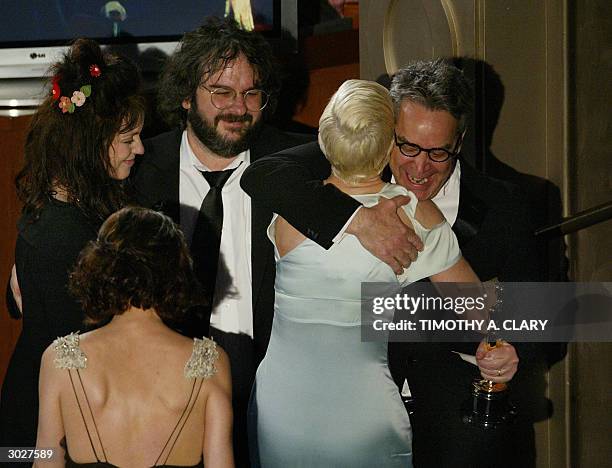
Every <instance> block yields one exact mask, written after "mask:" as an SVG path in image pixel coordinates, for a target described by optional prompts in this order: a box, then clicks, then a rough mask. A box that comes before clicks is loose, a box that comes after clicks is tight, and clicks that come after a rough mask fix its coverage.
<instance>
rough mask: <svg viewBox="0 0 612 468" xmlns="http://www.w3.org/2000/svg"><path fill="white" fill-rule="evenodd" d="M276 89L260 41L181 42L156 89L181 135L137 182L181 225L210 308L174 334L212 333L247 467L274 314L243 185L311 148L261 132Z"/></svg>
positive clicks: (239, 37) (260, 223)
mask: <svg viewBox="0 0 612 468" xmlns="http://www.w3.org/2000/svg"><path fill="white" fill-rule="evenodd" d="M279 87H280V80H279V76H278V74H277V69H276V66H275V64H274V59H273V55H272V50H271V48H270V45H269V44H268V43H267V42H266V40H265V39H264V38H263V37H262V36H261V35H260V34H258V33H256V32H252V31H245V30H243V29H241V28H240V27H239V26H238V25H237V24H236V23H235V22H233V21H231V20H218V19H212V20H209V21H208V22H206V23H205V24H204V25H202V26H201V27H199V28H198V29H196V30H195V31H191V32H188V33H187V34H185V36H184V37H183V38H182V40H181V42H180V45H179V48H178V49H177V51H176V52H175V53H174V54H173V55H172V56H171V57H170V58H169V60H168V62H167V64H166V67H165V70H164V73H163V75H162V78H161V81H160V84H159V110H160V113H161V114H162V115H163V116H164V117H165V119H166V120H167V121H168V123H169V124H170V125H172V126H176V127H177V128H176V129H175V130H173V131H170V132H167V133H164V134H162V135H159V136H157V137H154V138H152V139H149V140H145V142H144V146H145V154H146V156H144V157H143V158H142V161H141V162H140V163H139V165H138V167H137V170H136V175H135V178H134V182H135V186H136V189H137V191H138V197H139V201H140V202H141V203H142V204H143V205H145V206H148V207H154V208H157V209H161V210H162V211H164V212H165V213H166V214H168V215H169V216H171V217H172V219H174V221H175V222H177V223H179V224H180V226H181V228H182V229H183V232H184V234H185V237H186V239H187V241H188V242H189V243H190V247H191V253H192V256H193V258H194V268H195V270H196V274H198V276H199V278H200V280H201V282H202V283H203V286H204V288H205V289H206V292H207V298H208V300H209V301H210V302H211V304H212V307H210V308H199V309H197V313H196V311H192V313H191V314H190V316H189V317H190V320H189V321H188V323H186V324H181V325H180V326H179V327H177V328H179V330H180V331H181V332H182V333H184V334H187V335H190V336H198V337H201V336H202V335H207V334H208V326H209V316H210V335H211V336H212V337H213V338H214V339H215V341H216V342H217V343H219V344H220V346H221V347H222V348H223V349H224V350H225V351H226V352H227V353H228V355H229V358H230V363H231V369H232V404H233V410H234V454H235V458H236V466H240V467H245V466H248V463H249V462H248V445H247V435H246V412H247V404H248V399H249V395H250V391H251V386H252V383H253V380H254V376H255V370H256V369H257V365H258V363H259V362H260V361H261V359H262V358H263V356H264V355H265V351H266V348H267V344H268V340H269V337H270V328H271V324H272V314H273V306H274V273H275V268H274V255H273V251H272V244H271V243H270V242H269V241H268V239H267V237H266V228H267V227H268V224H269V223H270V220H271V218H272V212H271V211H270V210H268V209H267V208H265V207H264V206H263V205H262V204H261V203H259V202H257V201H252V200H251V199H250V197H249V196H248V195H247V194H246V193H245V192H244V191H243V190H242V189H241V188H240V185H239V181H240V177H241V176H242V174H243V172H244V171H245V169H246V168H247V167H248V166H249V164H251V163H252V162H254V161H256V160H257V159H259V158H261V157H262V156H264V155H266V154H270V153H273V152H276V151H279V150H282V149H284V148H288V147H291V146H295V145H297V144H301V143H304V142H305V141H307V139H305V138H299V137H297V136H295V135H291V136H290V135H287V134H285V133H282V132H279V131H278V130H276V129H274V128H272V127H270V126H268V125H267V124H265V123H264V120H265V117H266V115H267V114H272V113H273V112H274V108H275V107H276V100H277V95H278V91H279Z"/></svg>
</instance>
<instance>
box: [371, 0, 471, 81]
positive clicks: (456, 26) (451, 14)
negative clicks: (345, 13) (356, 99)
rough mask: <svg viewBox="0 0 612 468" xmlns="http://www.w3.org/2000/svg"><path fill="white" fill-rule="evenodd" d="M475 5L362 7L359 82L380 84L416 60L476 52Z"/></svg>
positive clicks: (466, 1)
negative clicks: (385, 76)
mask: <svg viewBox="0 0 612 468" xmlns="http://www.w3.org/2000/svg"><path fill="white" fill-rule="evenodd" d="M475 3H476V2H474V1H471V0H408V1H407V0H375V1H372V0H371V1H362V2H361V3H360V4H359V8H360V18H361V19H360V22H361V28H360V30H359V39H360V40H359V47H360V63H361V77H362V78H364V79H371V80H373V79H376V78H377V77H379V76H380V75H382V74H384V73H389V74H393V73H394V72H395V71H397V69H398V68H401V67H402V66H403V65H405V64H406V63H408V62H409V61H411V60H416V59H430V58H434V57H439V56H450V55H470V56H473V55H474V54H475V52H476V44H475V35H476V33H475V29H474V16H475V13H474V11H475Z"/></svg>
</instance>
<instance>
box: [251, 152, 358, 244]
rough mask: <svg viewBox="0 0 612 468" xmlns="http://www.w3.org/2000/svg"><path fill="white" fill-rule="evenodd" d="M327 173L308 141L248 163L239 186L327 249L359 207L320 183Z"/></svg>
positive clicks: (327, 166)
mask: <svg viewBox="0 0 612 468" xmlns="http://www.w3.org/2000/svg"><path fill="white" fill-rule="evenodd" d="M329 174H330V166H329V163H328V162H327V159H326V158H325V156H324V155H323V153H322V152H321V150H320V149H319V146H318V144H317V143H316V142H312V143H308V144H305V145H302V146H298V147H295V148H291V149H290V150H284V151H281V152H278V153H275V154H273V155H270V156H266V157H264V158H261V159H259V160H257V161H255V162H253V163H251V165H250V166H249V167H248V168H247V170H246V171H245V173H244V175H243V176H242V179H241V181H240V185H241V186H242V188H243V190H244V191H245V192H246V193H248V194H249V196H251V197H252V198H253V199H255V200H257V201H259V202H260V203H263V204H264V206H266V207H267V208H268V209H269V210H271V211H273V212H275V213H278V214H280V215H281V216H282V217H283V218H285V219H286V220H287V221H288V222H289V223H290V224H291V225H292V226H294V227H295V228H296V229H297V230H298V231H300V232H301V233H302V234H304V235H305V236H306V237H308V238H310V239H312V240H313V241H315V242H316V243H318V244H319V245H321V246H322V247H324V248H326V249H327V248H329V247H331V245H332V240H333V238H334V237H335V236H336V235H337V234H338V232H339V231H340V230H341V229H342V227H343V226H344V225H345V224H346V222H347V221H348V219H349V218H350V217H351V215H352V214H353V213H354V212H355V210H356V209H357V208H358V207H359V206H360V204H359V202H357V201H356V200H355V199H353V198H352V197H350V196H348V195H346V194H344V193H342V192H341V191H340V190H338V189H337V188H336V187H334V186H333V185H330V184H327V185H324V184H323V182H322V180H323V179H325V178H327V177H328V176H329Z"/></svg>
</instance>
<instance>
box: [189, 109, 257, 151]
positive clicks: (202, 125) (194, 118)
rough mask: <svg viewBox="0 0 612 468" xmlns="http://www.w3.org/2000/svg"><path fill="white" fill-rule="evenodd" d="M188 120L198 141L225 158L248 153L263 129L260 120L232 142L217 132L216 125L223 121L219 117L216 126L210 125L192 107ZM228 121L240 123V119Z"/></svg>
mask: <svg viewBox="0 0 612 468" xmlns="http://www.w3.org/2000/svg"><path fill="white" fill-rule="evenodd" d="M187 120H188V121H189V124H190V126H191V129H192V130H193V133H194V134H195V136H196V137H197V138H198V140H200V142H201V143H202V144H203V145H204V146H206V147H207V148H208V149H209V150H210V151H212V152H213V153H215V154H217V155H219V156H221V157H223V158H233V157H235V156H237V155H239V154H240V153H242V152H243V151H246V150H247V149H248V148H249V147H250V146H251V143H252V141H253V139H254V138H255V137H256V136H257V134H258V133H259V130H260V129H261V120H258V121H256V122H255V123H253V124H251V125H250V126H249V127H248V128H247V130H246V131H245V132H244V133H243V134H242V136H241V137H240V138H238V139H237V140H230V139H228V138H225V137H223V136H222V135H220V134H219V132H218V131H217V128H216V124H217V123H218V122H219V120H221V119H219V116H218V117H217V119H216V120H215V125H214V126H213V125H209V124H208V122H206V121H204V119H202V118H201V117H200V115H199V114H198V110H197V108H195V107H192V108H191V109H190V110H189V112H188V114H187ZM228 120H238V121H239V120H240V118H235V117H234V118H233V119H232V118H229V119H228ZM251 121H252V120H251Z"/></svg>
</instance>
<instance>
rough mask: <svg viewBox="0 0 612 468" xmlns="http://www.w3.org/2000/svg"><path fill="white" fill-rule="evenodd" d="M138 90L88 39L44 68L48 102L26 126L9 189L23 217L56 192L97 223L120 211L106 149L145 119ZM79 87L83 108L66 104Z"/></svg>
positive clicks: (133, 78) (129, 70)
mask: <svg viewBox="0 0 612 468" xmlns="http://www.w3.org/2000/svg"><path fill="white" fill-rule="evenodd" d="M140 83H141V82H140V75H139V72H138V69H137V68H136V66H135V65H134V64H133V63H132V62H131V61H130V60H128V59H126V58H123V57H118V56H115V55H111V54H106V53H103V52H102V50H101V49H100V46H99V45H98V44H97V43H96V42H95V41H92V40H89V39H77V40H76V41H75V42H74V43H73V44H72V46H71V47H70V49H69V50H68V52H67V53H66V55H65V56H64V57H63V59H62V60H61V61H60V62H58V63H56V64H54V65H53V66H52V67H51V69H50V70H49V83H48V86H49V95H48V97H47V98H46V99H45V100H44V101H43V103H42V104H41V105H40V106H39V108H38V109H37V111H36V114H35V115H34V117H33V118H32V122H31V124H30V129H29V132H28V135H27V139H26V145H25V162H24V167H23V169H22V170H21V172H20V173H19V174H18V175H17V178H16V181H15V182H16V185H17V193H18V195H19V197H20V198H21V200H22V201H23V203H24V208H23V210H24V213H31V214H33V215H34V218H35V219H36V218H37V216H38V213H39V212H40V210H41V209H42V207H43V205H44V203H45V202H46V201H47V200H48V199H49V198H50V197H51V196H52V195H53V194H54V192H55V191H57V190H61V191H62V192H63V193H65V195H66V197H67V199H68V202H69V203H72V204H74V205H76V206H78V207H79V208H80V209H81V211H82V212H83V213H84V214H85V215H86V216H88V217H89V218H92V219H93V220H96V221H98V222H102V221H103V220H104V219H106V218H107V217H108V216H109V215H110V214H111V213H113V212H114V211H116V210H117V209H119V208H121V207H122V206H125V204H126V195H125V190H124V184H123V183H121V182H120V181H117V180H114V179H113V178H112V177H111V176H110V174H111V172H112V170H111V165H110V161H109V148H110V146H111V143H112V141H113V139H114V137H115V135H116V134H117V133H119V132H121V133H126V132H129V131H131V130H133V129H134V128H136V127H137V126H138V125H140V124H141V123H142V121H143V119H144V112H145V102H144V99H143V97H142V96H141V94H140ZM83 87H85V88H88V89H87V90H86V93H85V96H86V97H85V100H84V102H80V103H78V104H72V102H71V101H70V99H71V98H72V97H73V93H75V92H82V90H83ZM89 93H90V94H89ZM87 94H89V95H87ZM81 99H83V95H81ZM60 103H61V104H64V105H68V106H72V108H71V111H70V112H68V111H67V109H66V108H64V109H62V107H61V106H60Z"/></svg>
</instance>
